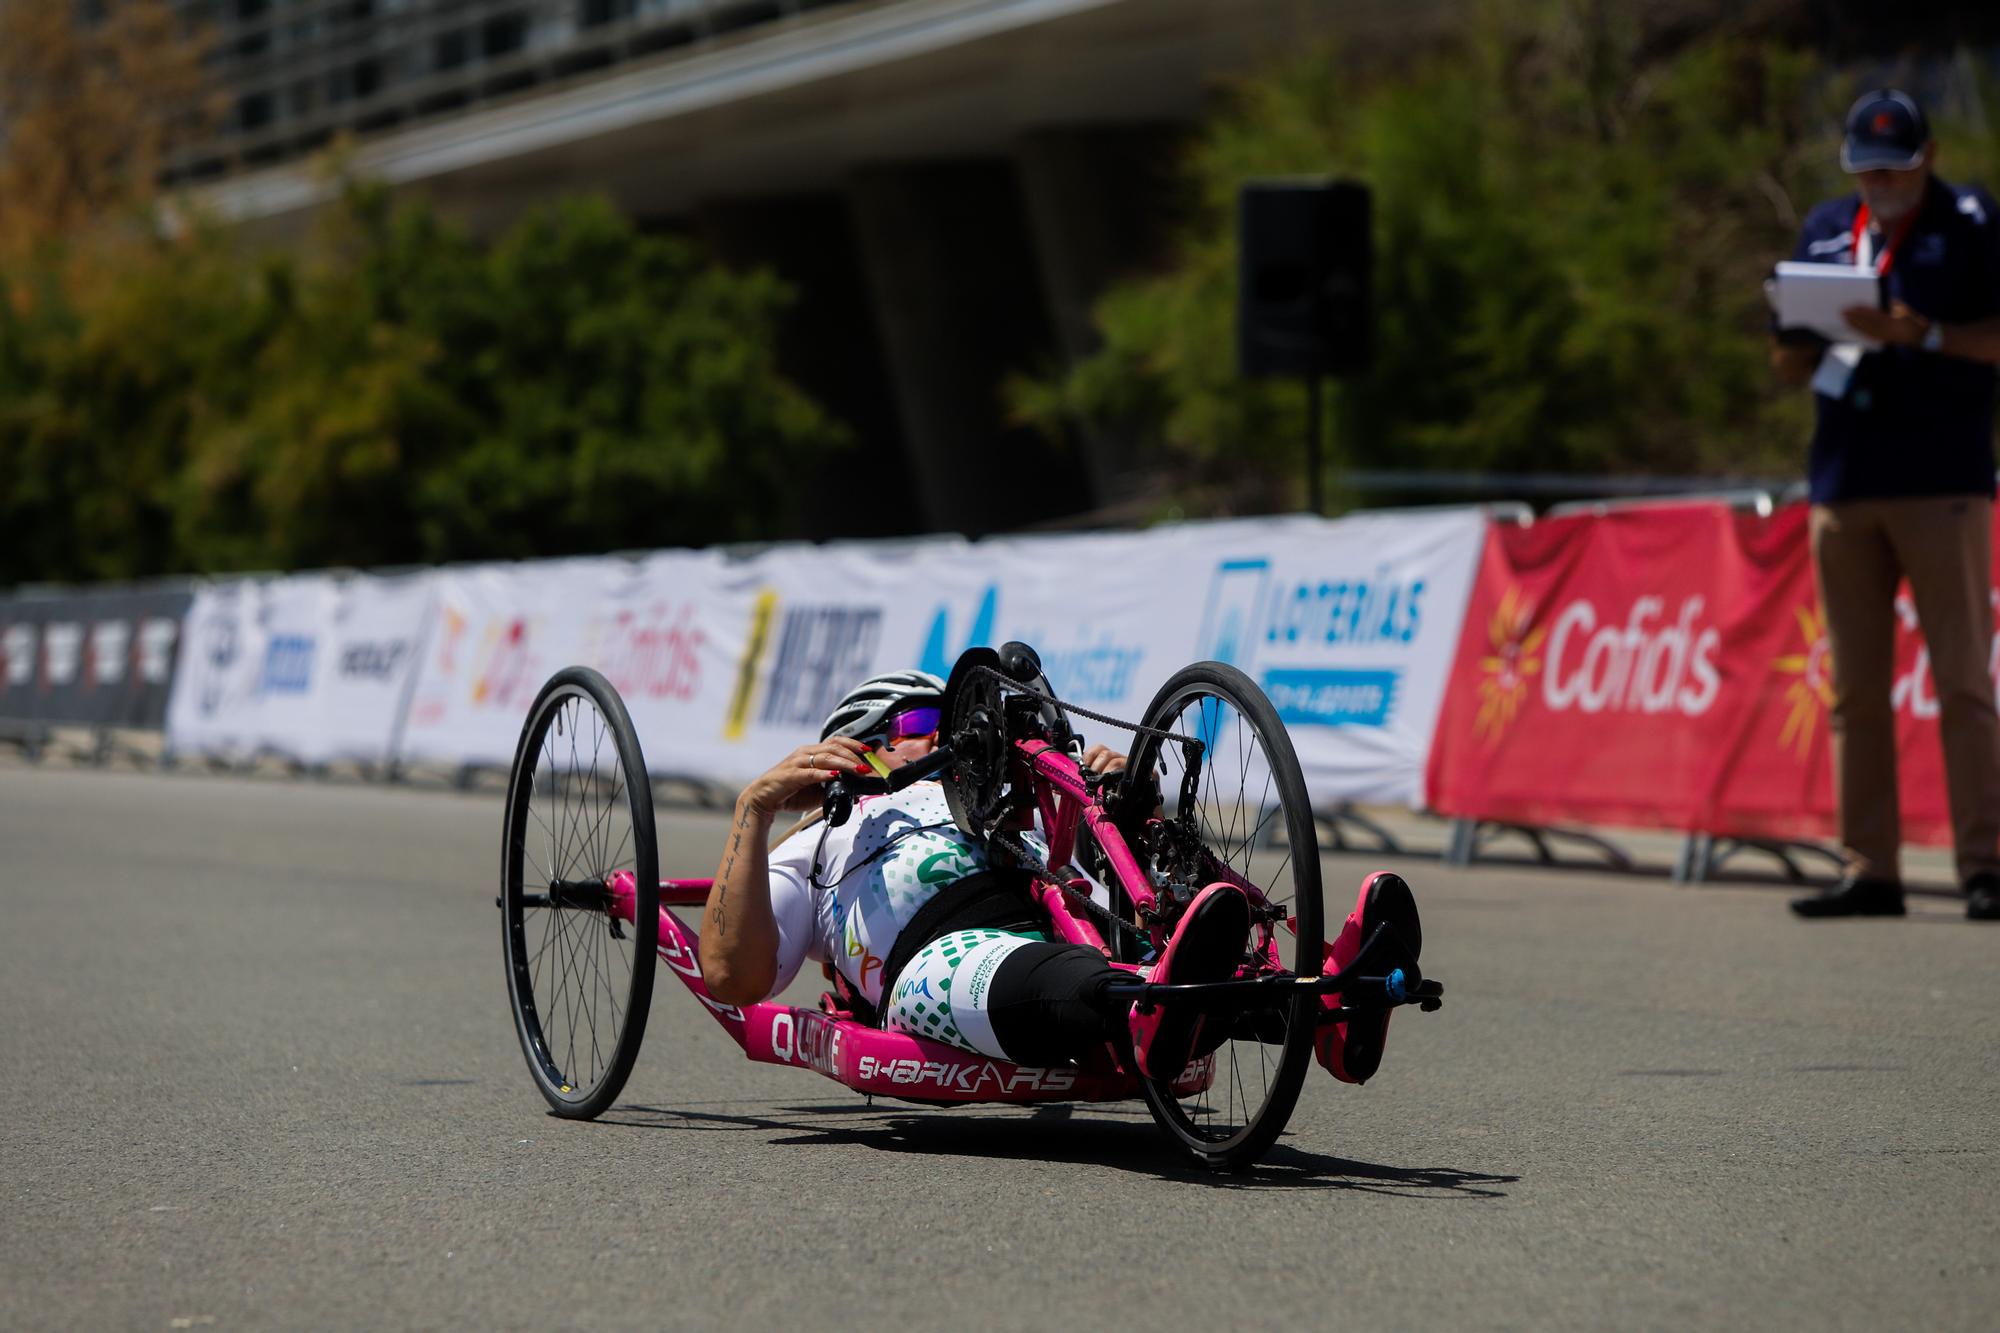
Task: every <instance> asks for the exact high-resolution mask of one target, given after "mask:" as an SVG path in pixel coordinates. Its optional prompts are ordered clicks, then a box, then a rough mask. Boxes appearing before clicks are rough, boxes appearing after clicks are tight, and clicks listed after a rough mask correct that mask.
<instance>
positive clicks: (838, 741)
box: [736, 736, 874, 815]
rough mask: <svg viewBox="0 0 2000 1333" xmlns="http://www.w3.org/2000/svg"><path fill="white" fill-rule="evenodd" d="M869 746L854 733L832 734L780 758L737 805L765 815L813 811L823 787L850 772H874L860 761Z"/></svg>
mask: <svg viewBox="0 0 2000 1333" xmlns="http://www.w3.org/2000/svg"><path fill="white" fill-rule="evenodd" d="M867 753H868V747H867V746H866V745H864V744H862V743H861V742H860V741H857V740H855V739H854V738H853V737H851V736H833V737H830V738H828V739H826V740H823V741H814V742H813V743H812V744H810V745H801V746H800V747H799V748H798V749H796V750H794V751H792V752H791V753H790V754H788V755H786V756H785V757H784V758H783V759H780V760H779V761H778V762H777V763H776V764H775V765H774V766H773V767H772V768H771V769H770V771H769V772H767V773H765V774H764V775H763V776H762V777H760V778H758V779H756V780H755V781H754V782H752V783H751V784H750V785H749V786H747V787H745V788H744V789H743V794H742V795H741V796H738V797H737V798H736V803H737V805H738V806H740V807H743V808H746V809H749V810H753V811H755V812H757V813H758V814H762V815H775V814H778V813H780V812H781V811H786V810H792V811H797V810H811V809H813V808H814V807H815V806H817V805H818V804H819V802H820V788H821V787H823V786H825V785H826V784H827V783H829V782H831V781H833V779H835V778H837V777H840V776H841V775H843V774H848V773H872V772H873V771H874V770H873V769H871V768H869V767H868V766H867V765H866V764H864V763H862V762H861V757H862V756H863V755H865V754H867Z"/></svg>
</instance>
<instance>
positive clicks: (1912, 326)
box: [1840, 301, 1931, 347]
mask: <svg viewBox="0 0 2000 1333" xmlns="http://www.w3.org/2000/svg"><path fill="white" fill-rule="evenodd" d="M1840 314H1841V317H1842V318H1843V319H1845V320H1846V321H1847V326H1848V327H1849V328H1851V329H1853V330H1854V331H1855V332H1857V333H1859V334H1861V335H1862V336H1863V337H1867V338H1873V339H1874V340H1875V341H1876V342H1878V343H1887V344H1888V345H1889V346H1891V347H1915V346H1916V345H1917V344H1918V343H1921V342H1922V341H1923V340H1924V334H1925V333H1926V332H1927V331H1929V329H1930V326H1931V322H1930V321H1929V320H1928V319H1925V318H1924V317H1923V316H1922V315H1920V314H1918V313H1917V312H1916V311H1914V310H1912V309H1910V307H1909V306H1907V305H1904V304H1903V303H1902V302H1901V301H1897V302H1895V303H1894V304H1892V305H1891V306H1890V307H1889V308H1888V309H1887V310H1882V309H1879V308H1877V307H1875V306H1872V305H1851V306H1849V307H1847V309H1845V310H1843V311H1841V312H1840Z"/></svg>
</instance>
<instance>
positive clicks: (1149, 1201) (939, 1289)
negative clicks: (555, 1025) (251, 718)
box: [0, 766, 2000, 1329]
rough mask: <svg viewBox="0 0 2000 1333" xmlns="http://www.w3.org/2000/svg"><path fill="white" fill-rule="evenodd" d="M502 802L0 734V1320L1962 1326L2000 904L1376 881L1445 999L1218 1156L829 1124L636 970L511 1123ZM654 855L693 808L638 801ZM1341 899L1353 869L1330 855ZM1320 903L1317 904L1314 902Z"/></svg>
mask: <svg viewBox="0 0 2000 1333" xmlns="http://www.w3.org/2000/svg"><path fill="white" fill-rule="evenodd" d="M499 818H500V797H499V795H498V793H497V792H484V793H475V794H471V795H457V794H446V793H443V792H430V791H421V790H415V791H413V790H396V789H389V788H382V787H369V786H362V785H340V784H327V783H306V782H286V781H272V780H242V779H222V778H210V777H201V776H193V775H185V776H159V775H152V774H143V773H100V772H90V771H81V770H73V771H64V770H59V769H28V768H24V767H19V766H14V767H6V768H0V1014H4V1016H5V1019H6V1021H5V1024H4V1027H0V1056H4V1068H5V1069H6V1070H7V1071H8V1073H9V1077H7V1078H6V1079H5V1080H4V1081H0V1124H4V1129H0V1136H4V1137H0V1327H5V1328H7V1329H29V1328H93V1329H94V1328H140V1329H153V1328H205V1327H211V1326H212V1327H216V1328H232V1327H274V1326H276V1327H285V1326H291V1327H307V1326H311V1327H412V1326H424V1327H436V1326H446V1325H457V1326H492V1327H507V1328H515V1327H519V1328H529V1327H533V1328H546V1327H559V1328H560V1327H575V1328H585V1327H588V1328H617V1327H642V1326H643V1327H658V1326H666V1327H684V1326H685V1327H715V1326H720V1325H724V1324H729V1325H735V1326H747V1327H758V1326H767V1325H773V1326H788V1327H816V1328H817V1327H834V1328H850V1327H864V1326H870V1325H881V1324H883V1323H885V1322H888V1323H890V1324H921V1325H926V1326H936V1325H951V1326H962V1327H972V1328H984V1327H1029V1326H1038V1325H1046V1324H1051V1323H1061V1324H1065V1325H1067V1324H1075V1325H1078V1326H1099V1327H1102V1326H1106V1325H1111V1324H1117V1325H1121V1326H1128V1327H1129V1326H1143V1325H1145V1324H1149V1323H1160V1322H1164V1323H1166V1324H1167V1325H1169V1326H1174V1327H1184V1326H1196V1327H1217V1328H1220V1327H1231V1326H1242V1327H1251V1328H1264V1327H1272V1326H1276V1325H1280V1324H1283V1325H1286V1326H1288V1327H1292V1328H1307V1327H1328V1328H1331V1327H1335V1326H1344V1327H1360V1328H1418V1327H1425V1326H1431V1327H1443V1328H1534V1329H1545V1328H1601V1327H1609V1326H1616V1327H1619V1328H1675V1329H1680V1328H1685V1327H1688V1326H1696V1327H1704V1326H1708V1327H1712V1326H1716V1325H1721V1324H1723V1323H1725V1322H1726V1323H1729V1324H1731V1325H1756V1326H1761V1327H1770V1328H1812V1329H1821V1328H1875V1327H1881V1326H1886V1325H1890V1324H1892V1323H1893V1324H1894V1325H1897V1326H1908V1327H1917V1328H1982V1329H1983V1328H1991V1327H1993V1326H1994V1322H1995V1319H1996V1314H1995V1311H1996V1310H2000V1153H1996V1147H1995V1138H1996V1134H2000V927H1986V926H1980V925H1974V924H1970V923H1967V922H1965V921H1964V920H1963V918H1962V917H1961V916H1960V915H1959V906H1958V904H1957V903H1956V902H1955V901H1953V900H1950V899H1947V898H1944V897H1936V898H1924V899H1921V900H1920V901H1919V902H1918V904H1917V910H1916V914H1915V916H1914V917H1913V918H1912V919H1910V920H1907V921H1903V922H1875V923H1826V924H1815V925H1804V924H1801V923H1797V922H1794V921H1792V920H1790V919H1788V915H1787V913H1786V912H1785V911H1784V908H1783V905H1782V902H1783V894H1782V893H1781V892H1778V891H1775V890H1774V889H1772V888H1769V887H1732V888H1703V889H1684V888H1681V889H1677V888H1673V887H1671V886H1669V885H1668V884H1667V883H1666V882H1665V881H1664V880H1663V879H1661V878H1656V877H1652V878H1649V877H1641V876H1629V875H1628V876H1607V875H1602V874H1597V873H1591V872H1576V871H1558V872H1549V871H1541V870H1530V869H1526V868H1493V867H1479V868H1475V869H1473V870H1470V871H1457V872H1453V871H1446V870H1444V869H1441V868H1439V867H1438V866H1436V865H1435V864H1434V863H1430V862H1427V861H1421V860H1414V859H1412V860H1405V861H1403V862H1401V863H1398V864H1396V865H1395V868H1397V869H1399V870H1401V871H1402V872H1403V873H1404V874H1405V875H1406V876H1407V877H1408V878H1409V879H1410V880H1411V881H1412V883H1413V884H1414V885H1415V886H1416V888H1417V891H1418V895H1419V900H1420V901H1421V903H1422V905H1423V909H1424V912H1425V918H1426V920H1425V927H1426V929H1425V939H1426V949H1427V952H1426V955H1425V959H1424V962H1425V965H1426V968H1427V970H1429V971H1430V972H1431V973H1432V975H1435V976H1437V977H1440V978H1441V979H1443V980H1444V981H1445V983H1446V985H1447V987H1448V988H1449V991H1448V1003H1447V1004H1446V1007H1445V1008H1444V1010H1443V1011H1442V1012H1440V1013H1438V1014H1434V1015H1421V1014H1416V1013H1405V1014H1402V1015H1399V1016H1398V1017H1397V1019H1396V1023H1395V1029H1394V1033H1393V1036H1392V1040H1391V1043H1390V1050H1389V1057H1388V1059H1387V1061H1386V1062H1385V1064H1384V1068H1383V1072H1382V1073H1381V1075H1380V1076H1379V1077H1378V1078H1377V1079H1376V1080H1375V1081H1374V1082H1373V1083H1371V1084H1370V1085H1369V1086H1368V1087H1366V1088H1364V1089H1353V1088H1347V1087H1343V1086H1340V1085H1337V1084H1335V1083H1334V1082H1333V1081H1332V1080H1330V1079H1328V1078H1325V1077H1324V1076H1323V1075H1320V1074H1318V1073H1317V1072H1315V1074H1314V1075H1313V1077H1312V1080H1311V1082H1309V1083H1308V1085H1307V1087H1306V1092H1305V1095H1304V1097H1303V1098H1302V1099H1301V1102H1300V1106H1299V1110H1298V1112H1297V1114H1296V1115H1295V1116H1294V1118H1293V1120H1292V1124H1291V1130H1290V1132H1289V1133H1288V1134H1287V1136H1286V1137H1285V1138H1284V1139H1283V1140H1282V1141H1281V1142H1280V1144H1279V1145H1278V1147H1276V1148H1275V1149H1274V1150H1273V1151H1272V1152H1271V1154H1270V1155H1269V1157H1268V1158H1267V1159H1266V1161H1265V1162H1264V1164H1263V1165H1262V1166H1261V1167H1259V1168H1258V1169H1256V1170H1254V1171H1252V1172H1251V1173H1249V1174H1247V1175H1244V1176H1239V1177H1222V1178H1217V1177H1208V1176H1202V1175H1196V1174H1191V1173H1189V1172H1186V1171H1183V1170H1181V1169H1180V1168H1179V1167H1178V1166H1176V1165H1175V1163H1174V1159H1173V1158H1172V1157H1171V1156H1170V1155H1169V1153H1168V1152H1167V1150H1166V1147H1165V1145H1164V1142H1163V1141H1161V1140H1159V1139H1158V1138H1157V1131H1155V1130H1154V1128H1153V1126H1152V1124H1151V1122H1150V1120H1148V1118H1147V1117H1146V1115H1145V1113H1144V1110H1143V1108H1142V1107H1139V1106H1137V1105H1134V1106H1131V1107H1112V1108H1103V1109H1088V1108H1085V1109H1078V1110H1076V1112H1075V1113H1074V1114H1065V1113H1063V1112H1061V1111H1046V1110H1045V1111H1043V1112H1040V1113H1035V1112H1031V1111H1027V1110H1014V1109H1004V1108H1001V1109H991V1110H987V1109H967V1110H958V1111H933V1110H924V1109H917V1108H911V1107H904V1106H898V1105H890V1104H885V1103H877V1104H875V1105H874V1106H872V1107H871V1106H869V1105H868V1104H866V1103H865V1102H863V1101H861V1100H860V1099H858V1098H856V1097H854V1096H852V1095H851V1094H849V1093H847V1092H846V1090H844V1089H842V1088H840V1087H838V1086H837V1085H835V1084H832V1083H830V1082H827V1081H825V1080H823V1079H820V1078H819V1077H817V1076H816V1075H813V1074H811V1073H807V1072H805V1071H800V1070H789V1069H777V1068H770V1067H759V1066H752V1065H748V1064H746V1063H743V1062H742V1061H741V1060H740V1058H739V1057H737V1056H736V1055H734V1054H733V1053H732V1052H733V1048H731V1047H730V1046H729V1045H728V1044H727V1043H726V1042H725V1040H724V1039H723V1037H722V1035H721V1034H720V1033H719V1032H718V1031H717V1030H715V1029H714V1027H713V1026H712V1025H711V1023H710V1022H709V1020H708V1019H707V1018H706V1017H704V1016H703V1015H702V1014H700V1013H699V1012H697V1011H696V1009H695V1007H694V1006H693V1005H691V1004H689V1003H687V1002H686V999H685V997H684V996H683V995H681V994H679V993H678V992H676V991H675V990H674V989H673V988H672V987H670V986H667V985H666V984H665V983H663V984H662V988H661V991H660V995H659V999H658V1002H657V1003H656V1005H655V1009H654V1014H653V1018H652V1024H651V1028H650V1032H649V1035H648V1038H647V1044H646V1048H645V1050H644V1052H643V1053H642V1055H641V1056H640V1060H639V1067H638V1070H637V1072H636V1073H635V1075H634V1077H633V1079H632V1082H631V1083H630V1084H629V1085H628V1087H627V1089H626V1094H625V1104H624V1105H621V1106H620V1107H618V1108H617V1109H616V1110H615V1111H614V1112H613V1113H612V1114H610V1115H608V1116H607V1117H606V1118H605V1119H604V1120H603V1121H601V1122H598V1123H594V1124H578V1123H572V1122H563V1121H558V1120H555V1119H553V1118H551V1117H550V1116H548V1115H547V1114H546V1113H545V1111H544V1109H543V1103H542V1101H541V1099H540V1098H539V1097H538V1096H537V1095H536V1093H535V1091H534V1089H533V1087H532V1085H531V1084H530V1083H529V1081H528V1077H527V1073H526V1070H525V1069H524V1067H523V1065H522V1061H521V1055H520V1051H519V1049H518V1047H517V1046H516V1044H515V1040H514V1036H513V1031H512V1028H511V1025H510V1022H509V1018H508V1013H507V1001H506V989H505V985H504V981H503V978H502V974H501V968H500V949H499V945H500V938H499V929H498V921H497V915H496V913H495V912H494V909H493V907H492V904H491V900H492V896H493V893H494V881H495V877H496V874H497V869H496V867H497V862H498V855H497V845H498V829H499ZM664 820H665V822H664V824H663V848H664V850H663V860H664V864H663V867H662V869H663V870H664V871H665V872H666V873H668V874H675V873H680V874H702V873H706V872H707V871H708V869H709V868H710V866H711V864H712V861H713V857H714V851H715V849H716V846H717V843H718V839H719V835H720V831H721V821H720V819H719V818H718V817H716V816H712V815H706V814H700V813H691V812H687V811H669V812H667V813H666V814H665V816H664ZM1328 868H1329V875H1330V882H1332V883H1333V884H1334V885H1336V886H1338V888H1337V889H1336V890H1335V891H1334V892H1333V893H1332V894H1330V896H1332V897H1334V898H1335V899H1336V900H1337V901H1338V902H1339V905H1340V906H1341V907H1344V906H1345V903H1346V901H1347V899H1348V895H1349V894H1351V892H1352V889H1351V886H1352V885H1353V884H1354V883H1355V882H1357V880H1358V878H1359V876H1360V874H1361V873H1362V871H1363V870H1365V869H1368V868H1371V863H1370V862H1369V861H1367V860H1365V859H1363V858H1360V857H1349V856H1341V857H1331V858H1329V861H1328ZM1331 914H1332V915H1335V916H1337V915H1338V910H1337V909H1334V910H1332V912H1331Z"/></svg>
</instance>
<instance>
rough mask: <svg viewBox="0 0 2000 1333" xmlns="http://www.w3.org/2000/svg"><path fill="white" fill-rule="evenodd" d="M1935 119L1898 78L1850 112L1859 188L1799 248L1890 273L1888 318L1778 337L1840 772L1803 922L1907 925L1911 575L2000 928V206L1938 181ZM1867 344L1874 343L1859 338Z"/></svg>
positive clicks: (1963, 862)
mask: <svg viewBox="0 0 2000 1333" xmlns="http://www.w3.org/2000/svg"><path fill="white" fill-rule="evenodd" d="M1936 157H1937V145H1936V144H1935V143H1933V142H1932V140H1931V135H1930V127H1929V123H1928V122H1927V121H1926V120H1925V118H1924V113H1923V110H1922V109H1921V108H1920V107H1918V105H1917V104H1916V102H1915V101H1914V100H1912V99H1911V98H1910V97H1909V96H1908V95H1907V94H1904V93H1901V92H1898V91H1896V90H1894V89H1882V90H1880V91H1877V92H1872V93H1869V94H1867V95H1865V96H1864V97H1862V98H1861V100H1860V101H1858V102H1856V103H1855V104H1854V108H1853V109H1852V110H1851V111H1849V112H1848V114H1847V137H1846V140H1845V142H1844V143H1843V144H1842V146H1841V150H1840V164H1841V166H1842V168H1844V169H1845V170H1846V171H1848V172H1849V173H1850V174H1852V175H1853V177H1854V183H1855V185H1856V187H1857V188H1856V191H1855V193H1853V194H1850V195H1847V196H1846V197H1844V198H1841V199H1834V200H1830V201H1828V202H1826V203H1823V204H1821V205H1819V206H1818V207H1817V208H1815V209H1813V210H1812V212H1811V213H1810V214H1808V215H1807V217H1806V221H1805V226H1804V228H1803V230H1802V232H1801V234H1800V237H1799V245H1798V250H1797V252H1796V253H1795V254H1794V256H1793V257H1794V258H1795V259H1798V260H1802V261H1809V262H1819V263H1827V264H1854V265H1860V266H1866V267H1869V268H1872V269H1873V270H1874V271H1875V272H1877V273H1878V274H1880V275H1881V277H1882V280H1883V285H1884V292H1885V297H1886V299H1885V302H1884V304H1885V305H1886V308H1885V309H1878V308H1876V307H1874V306H1854V307H1852V308H1850V309H1848V310H1846V311H1845V312H1843V313H1844V315H1845V318H1846V320H1847V322H1848V324H1849V326H1850V327H1852V328H1853V329H1854V331H1855V333H1856V334H1857V335H1858V340H1857V342H1856V343H1852V344H1850V343H1834V344H1828V342H1827V341H1826V340H1825V339H1823V338H1821V337H1819V336H1818V335H1816V334H1812V333H1808V332H1805V331H1803V330H1786V331H1782V332H1780V334H1779V335H1778V338H1777V342H1776V343H1775V344H1774V346H1773V347H1772V350H1771V365H1772V369H1773V370H1774V371H1775V372H1776V373H1777V376H1778V378H1779V379H1780V380H1781V381H1782V382H1783V383H1785V384H1788V385H1802V384H1806V383H1808V382H1810V383H1811V385H1812V389H1813V395H1814V398H1813V401H1814V405H1815V407H1816V408H1817V409H1818V420H1817V425H1816V427H1815V429H1814V431H1813V440H1812V456H1811V463H1810V470H1811V478H1812V516H1811V533H1812V555H1813V572H1814V576H1815V579H1816V581H1817V583H1818V587H1819V599H1820V605H1821V606H1822V607H1823V608H1824V609H1825V613H1826V624H1827V638H1828V641H1829V646H1830V648H1831V650H1832V654H1833V693H1834V700H1833V709H1832V733H1833V771H1834V783H1835V787H1836V789H1837V794H1838V798H1839V806H1840V840H1841V844H1842V848H1843V851H1844V853H1845V856H1846V861H1847V873H1846V875H1845V876H1844V877H1843V878H1842V879H1841V881H1840V883H1839V884H1837V885H1835V886H1834V887H1833V888H1831V889H1828V890H1827V891H1826V892H1824V893H1820V894H1817V895H1815V896H1813V897H1809V898H1801V899H1798V900H1797V901H1795V902H1793V903H1792V910H1793V911H1794V912H1797V913H1798V914H1799V915H1800V916H1803V917H1832V916H1857V915H1859V916H1901V915H1902V913H1903V885H1902V878H1901V872H1900V869H1899V866H1898V855H1899V852H1900V849H1901V845H1902V823H1901V814H1900V810H1899V807H1898V803H1897V791H1896V724H1895V715H1894V713H1893V711H1892V708H1891V704H1890V688H1891V678H1892V675H1893V671H1894V645H1895V624H1896V622H1895V597H1896V585H1897V582H1898V580H1899V579H1902V578H1908V579H1909V582H1910V592H1911V594H1912V597H1913V599H1914V600H1915V602H1916V609H1917V619H1918V622H1919V624H1920V625H1921V626H1922V629H1923V634H1924V639H1925V642H1926V643H1927V644H1928V645H1929V648H1930V658H1931V671H1932V673H1933V675H1934V677H1935V679H1936V682H1937V694H1938V702H1939V706H1940V709H1941V711H1942V719H1941V723H1942V725H1941V733H1942V737H1943V742H1944V760H1945V780H1946V786H1947V788H1948V790H1949V792H1950V800H1951V819H1952V838H1953V844H1954V850H1955V852H1956V858H1957V867H1958V873H1959V878H1960V879H1961V881H1962V882H1963V883H1964V886H1965V891H1966V915H1968V916H1970V917H1972V918H1973V919H1975V920H1985V921H1990V920H2000V716H1996V712H1995V708H1994V687H1993V680H1992V677H1991V676H1990V675H1989V670H1988V659H1989V654H1990V652H1991V648H1992V642H1993V609H1992V601H1991V585H1992V567H1993V557H1992V544H1993V468H1994V459H1993V396H1994V380H1995V375H1994V369H1993V367H1994V365H1995V363H2000V205H1996V204H1995V202H1994V200H1993V198H1992V196H1990V195H1989V194H1987V193H1986V192H1985V191H1984V190H1980V189H1976V188H1972V189H1968V188H1960V187H1955V186H1952V185H1948V184H1946V183H1945V182H1944V181H1942V180H1939V179H1937V178H1936V177H1935V176H1933V175H1932V174H1931V166H1932V163H1933V162H1934V161H1935V160H1936ZM1864 341H1865V342H1867V343H1872V344H1875V347H1874V350H1864V348H1863V346H1861V345H1860V344H1861V342H1864Z"/></svg>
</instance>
